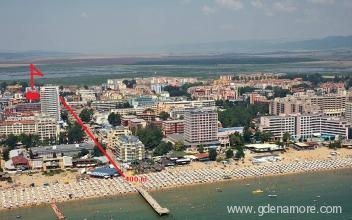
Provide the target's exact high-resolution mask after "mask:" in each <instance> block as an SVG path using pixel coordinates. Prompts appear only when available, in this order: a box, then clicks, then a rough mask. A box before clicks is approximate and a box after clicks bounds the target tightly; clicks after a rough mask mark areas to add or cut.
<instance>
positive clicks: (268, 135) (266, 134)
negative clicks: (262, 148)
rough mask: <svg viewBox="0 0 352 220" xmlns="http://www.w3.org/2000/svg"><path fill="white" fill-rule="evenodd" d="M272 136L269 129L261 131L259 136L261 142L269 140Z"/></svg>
mask: <svg viewBox="0 0 352 220" xmlns="http://www.w3.org/2000/svg"><path fill="white" fill-rule="evenodd" d="M272 136H273V134H272V133H271V132H270V131H264V132H262V133H261V136H260V138H261V140H262V141H263V142H267V141H269V140H271V138H272Z"/></svg>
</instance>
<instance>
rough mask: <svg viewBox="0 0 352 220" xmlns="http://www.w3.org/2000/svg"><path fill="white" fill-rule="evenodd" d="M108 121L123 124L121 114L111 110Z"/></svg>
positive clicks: (113, 123) (113, 124)
mask: <svg viewBox="0 0 352 220" xmlns="http://www.w3.org/2000/svg"><path fill="white" fill-rule="evenodd" d="M108 121H109V123H110V124H111V125H112V126H118V125H121V116H120V114H118V113H115V112H111V113H110V114H109V116H108Z"/></svg>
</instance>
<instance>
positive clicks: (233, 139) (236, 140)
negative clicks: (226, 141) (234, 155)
mask: <svg viewBox="0 0 352 220" xmlns="http://www.w3.org/2000/svg"><path fill="white" fill-rule="evenodd" d="M230 145H231V146H232V147H236V146H242V145H243V137H242V135H241V134H239V133H235V134H232V135H230Z"/></svg>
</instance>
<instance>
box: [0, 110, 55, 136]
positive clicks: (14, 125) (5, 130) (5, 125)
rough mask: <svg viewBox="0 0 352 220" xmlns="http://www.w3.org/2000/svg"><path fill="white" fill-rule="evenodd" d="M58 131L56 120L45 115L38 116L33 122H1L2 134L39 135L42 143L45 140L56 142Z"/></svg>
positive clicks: (0, 130)
mask: <svg viewBox="0 0 352 220" xmlns="http://www.w3.org/2000/svg"><path fill="white" fill-rule="evenodd" d="M57 131H58V126H57V123H56V119H55V118H53V117H51V116H49V115H44V114H39V115H36V116H35V117H34V119H33V120H19V121H13V120H11V121H8V120H5V121H2V122H0V134H4V135H9V134H14V135H20V134H22V133H24V134H38V135H39V137H40V140H41V141H43V140H45V139H48V140H55V139H56V135H57Z"/></svg>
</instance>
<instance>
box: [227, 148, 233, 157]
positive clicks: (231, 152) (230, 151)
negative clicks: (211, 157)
mask: <svg viewBox="0 0 352 220" xmlns="http://www.w3.org/2000/svg"><path fill="white" fill-rule="evenodd" d="M232 157H233V150H232V149H231V148H229V149H227V151H226V158H232Z"/></svg>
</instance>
